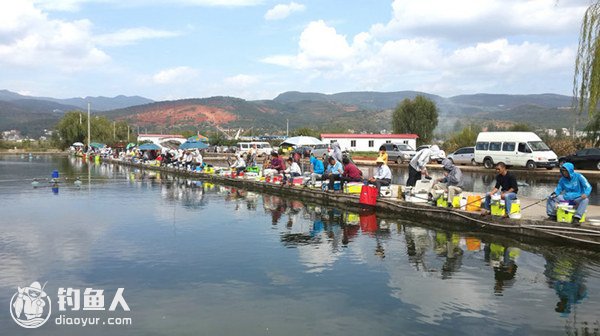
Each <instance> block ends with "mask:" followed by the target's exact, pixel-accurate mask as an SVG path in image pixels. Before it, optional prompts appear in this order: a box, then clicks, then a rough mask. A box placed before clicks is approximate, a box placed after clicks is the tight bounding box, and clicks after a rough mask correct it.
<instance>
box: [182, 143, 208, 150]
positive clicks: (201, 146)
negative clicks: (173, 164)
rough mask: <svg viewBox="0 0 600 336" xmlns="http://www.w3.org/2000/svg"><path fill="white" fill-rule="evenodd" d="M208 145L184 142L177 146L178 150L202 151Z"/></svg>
mask: <svg viewBox="0 0 600 336" xmlns="http://www.w3.org/2000/svg"><path fill="white" fill-rule="evenodd" d="M204 148H208V144H206V143H204V142H202V141H186V142H184V143H182V144H181V145H180V146H179V149H204Z"/></svg>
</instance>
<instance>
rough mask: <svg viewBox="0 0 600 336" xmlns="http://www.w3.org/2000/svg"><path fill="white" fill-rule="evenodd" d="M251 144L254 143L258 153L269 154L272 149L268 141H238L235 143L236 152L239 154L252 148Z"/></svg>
mask: <svg viewBox="0 0 600 336" xmlns="http://www.w3.org/2000/svg"><path fill="white" fill-rule="evenodd" d="M253 145H256V149H257V152H258V155H259V156H260V155H265V154H270V153H271V152H272V151H273V148H271V144H270V143H268V142H261V141H251V142H238V144H237V152H238V153H240V154H246V153H248V151H249V150H250V148H252V146H253Z"/></svg>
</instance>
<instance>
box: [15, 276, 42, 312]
mask: <svg viewBox="0 0 600 336" xmlns="http://www.w3.org/2000/svg"><path fill="white" fill-rule="evenodd" d="M44 286H45V285H44ZM17 289H18V295H17V299H16V300H15V302H14V303H13V308H14V309H15V314H16V316H17V318H19V317H20V316H21V314H22V313H23V314H25V317H26V318H27V320H31V319H33V318H39V317H41V316H42V314H43V313H44V306H46V302H45V301H44V300H43V298H45V297H46V293H45V292H44V287H42V285H41V284H40V283H39V282H37V281H35V282H33V283H31V285H30V286H29V287H24V288H21V287H18V288H17Z"/></svg>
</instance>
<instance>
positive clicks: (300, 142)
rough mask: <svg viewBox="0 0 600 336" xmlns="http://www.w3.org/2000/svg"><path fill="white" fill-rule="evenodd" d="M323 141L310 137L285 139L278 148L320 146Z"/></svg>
mask: <svg viewBox="0 0 600 336" xmlns="http://www.w3.org/2000/svg"><path fill="white" fill-rule="evenodd" d="M322 144H323V141H321V140H319V139H317V138H315V137H310V136H295V137H291V138H287V139H285V141H284V142H282V143H281V144H280V145H279V146H280V147H281V146H285V145H291V146H296V147H298V146H314V145H322Z"/></svg>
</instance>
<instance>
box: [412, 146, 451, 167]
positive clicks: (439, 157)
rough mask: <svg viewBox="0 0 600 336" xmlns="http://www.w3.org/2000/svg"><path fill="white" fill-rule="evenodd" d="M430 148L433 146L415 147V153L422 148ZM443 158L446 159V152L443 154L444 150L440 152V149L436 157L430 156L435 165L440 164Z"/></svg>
mask: <svg viewBox="0 0 600 336" xmlns="http://www.w3.org/2000/svg"><path fill="white" fill-rule="evenodd" d="M431 146H433V145H422V146H419V147H417V152H419V151H420V150H421V149H423V148H431ZM445 158H446V152H444V150H442V149H440V150H439V152H438V153H437V154H436V155H432V156H431V160H432V161H436V162H437V163H442V160H444V159H445Z"/></svg>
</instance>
